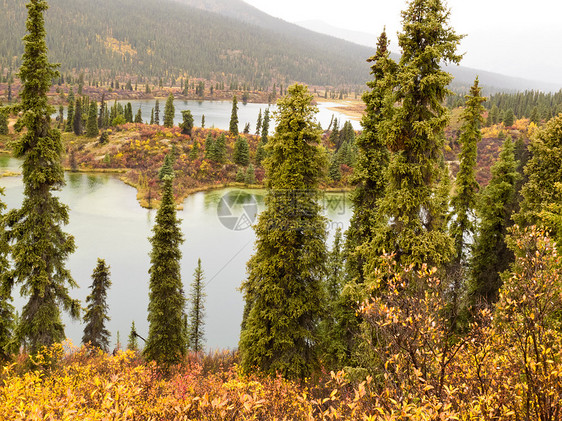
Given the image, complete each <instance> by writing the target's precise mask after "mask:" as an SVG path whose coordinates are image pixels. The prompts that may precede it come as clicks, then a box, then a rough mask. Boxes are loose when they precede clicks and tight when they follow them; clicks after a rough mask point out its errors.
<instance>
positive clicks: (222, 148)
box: [214, 133, 226, 164]
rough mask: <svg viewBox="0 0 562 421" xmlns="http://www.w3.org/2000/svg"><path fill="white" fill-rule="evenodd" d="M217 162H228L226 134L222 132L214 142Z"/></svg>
mask: <svg viewBox="0 0 562 421" xmlns="http://www.w3.org/2000/svg"><path fill="white" fill-rule="evenodd" d="M214 160H215V162H218V163H221V164H224V163H225V162H226V136H225V135H224V133H221V134H220V135H219V137H217V140H216V141H215V144H214Z"/></svg>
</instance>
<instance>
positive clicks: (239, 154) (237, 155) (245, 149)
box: [232, 136, 250, 167]
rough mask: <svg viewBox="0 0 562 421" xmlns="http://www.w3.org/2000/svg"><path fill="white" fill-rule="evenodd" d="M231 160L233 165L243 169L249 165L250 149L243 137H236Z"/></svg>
mask: <svg viewBox="0 0 562 421" xmlns="http://www.w3.org/2000/svg"><path fill="white" fill-rule="evenodd" d="M232 159H233V161H234V163H235V164H237V165H242V166H244V167H245V166H246V165H248V164H249V163H250V147H249V146H248V141H247V140H246V138H245V137H243V136H238V138H237V139H236V142H235V143H234V152H233V156H232Z"/></svg>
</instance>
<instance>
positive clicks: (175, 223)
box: [143, 176, 187, 366]
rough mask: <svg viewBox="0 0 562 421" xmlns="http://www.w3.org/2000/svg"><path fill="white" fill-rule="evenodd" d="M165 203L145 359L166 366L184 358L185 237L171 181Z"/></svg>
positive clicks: (155, 249)
mask: <svg viewBox="0 0 562 421" xmlns="http://www.w3.org/2000/svg"><path fill="white" fill-rule="evenodd" d="M163 190H164V191H163V194H162V203H161V204H160V208H159V209H158V212H157V213H156V221H155V224H154V228H153V229H152V230H153V232H154V235H153V237H152V238H151V239H150V242H151V244H152V251H151V253H150V263H151V267H150V270H149V273H150V283H149V290H150V292H149V304H148V323H149V330H148V339H147V341H146V346H145V348H144V351H143V355H144V356H145V357H146V358H147V359H148V360H154V361H156V362H157V363H159V364H162V365H164V366H167V365H170V364H176V363H178V362H179V361H180V360H181V358H182V357H183V356H184V355H185V350H186V343H187V338H186V332H185V328H184V316H185V313H184V308H185V297H184V294H183V285H182V282H181V275H180V259H181V251H180V245H181V244H182V243H183V237H182V234H181V231H180V226H179V223H180V221H179V220H178V219H177V217H176V205H175V203H174V195H173V192H172V177H170V176H168V177H166V178H165V179H164V188H163Z"/></svg>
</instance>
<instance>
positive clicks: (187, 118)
mask: <svg viewBox="0 0 562 421" xmlns="http://www.w3.org/2000/svg"><path fill="white" fill-rule="evenodd" d="M181 115H182V117H183V122H182V123H180V127H181V132H182V134H186V135H188V136H191V130H193V115H191V111H190V110H183V111H182V112H181Z"/></svg>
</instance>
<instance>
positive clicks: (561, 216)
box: [515, 114, 562, 249]
mask: <svg viewBox="0 0 562 421" xmlns="http://www.w3.org/2000/svg"><path fill="white" fill-rule="evenodd" d="M529 149H530V152H531V158H530V159H529V161H528V163H527V165H526V166H525V174H526V175H527V177H528V181H527V182H526V183H525V185H524V186H523V188H522V191H521V194H522V196H523V201H522V203H521V210H520V211H519V213H518V214H517V215H516V217H515V220H516V222H517V223H518V224H520V225H538V226H540V227H541V228H544V229H546V230H548V231H549V233H550V236H551V237H552V238H553V239H554V240H555V241H556V243H557V245H558V248H559V249H560V247H562V114H560V115H558V116H557V117H554V118H553V119H551V120H550V121H548V122H547V123H546V125H545V126H544V127H542V128H541V130H540V131H539V132H538V133H537V134H536V135H535V137H534V138H533V139H532V141H531V143H530V145H529Z"/></svg>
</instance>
